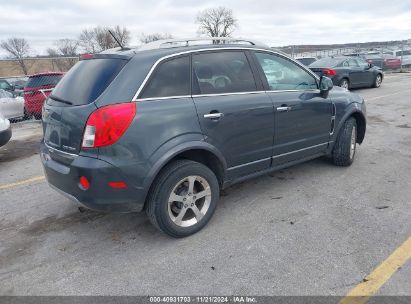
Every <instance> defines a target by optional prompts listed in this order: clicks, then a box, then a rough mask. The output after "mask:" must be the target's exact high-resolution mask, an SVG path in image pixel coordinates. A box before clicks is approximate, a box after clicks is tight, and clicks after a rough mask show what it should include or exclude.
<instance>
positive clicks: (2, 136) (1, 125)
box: [0, 112, 11, 147]
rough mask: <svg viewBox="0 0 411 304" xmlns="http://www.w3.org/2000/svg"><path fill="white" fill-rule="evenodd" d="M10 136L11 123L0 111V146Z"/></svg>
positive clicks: (5, 142)
mask: <svg viewBox="0 0 411 304" xmlns="http://www.w3.org/2000/svg"><path fill="white" fill-rule="evenodd" d="M10 138H11V125H10V121H9V120H8V119H7V118H5V117H4V116H3V115H2V113H1V112H0V147H2V146H4V145H5V144H7V143H8V142H9V140H10Z"/></svg>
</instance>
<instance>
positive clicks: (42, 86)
mask: <svg viewBox="0 0 411 304" xmlns="http://www.w3.org/2000/svg"><path fill="white" fill-rule="evenodd" d="M63 75H64V73H62V72H47V73H39V74H34V75H31V76H30V77H29V79H28V81H27V83H26V86H25V87H24V111H25V116H26V117H31V116H34V117H35V118H36V119H40V118H41V109H42V107H43V103H44V101H45V100H46V98H47V96H49V95H50V93H51V91H52V90H53V88H54V87H55V86H56V85H57V83H58V82H59V81H60V79H61V78H62V77H63Z"/></svg>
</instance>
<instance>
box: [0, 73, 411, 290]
mask: <svg viewBox="0 0 411 304" xmlns="http://www.w3.org/2000/svg"><path fill="white" fill-rule="evenodd" d="M355 92H356V93H358V94H360V95H362V96H363V97H364V98H365V100H366V103H367V112H368V126H367V133H366V137H365V141H364V143H363V144H362V145H361V146H360V147H359V148H358V150H357V155H356V160H355V163H354V164H353V165H352V166H351V167H349V168H340V167H335V166H333V165H332V164H331V163H330V162H329V161H328V160H326V159H317V160H314V161H311V162H308V163H305V164H302V165H298V166H295V167H292V168H289V169H286V170H282V171H279V172H276V173H273V174H271V175H267V176H263V177H260V178H257V179H254V180H251V181H247V182H244V183H241V184H238V185H235V186H233V187H231V188H230V189H228V190H226V191H224V193H223V196H222V197H221V200H220V203H219V206H218V207H217V210H216V213H215V215H214V217H213V218H212V220H211V221H210V223H209V224H208V226H207V227H206V228H205V229H203V230H202V231H200V232H199V233H197V234H195V235H193V236H191V237H188V238H185V239H178V240H176V239H171V238H169V237H167V236H165V235H163V234H161V233H160V232H158V231H157V230H155V228H154V227H153V226H151V224H150V223H149V221H148V220H147V218H146V216H145V214H104V213H97V212H93V211H86V212H84V213H80V212H79V211H78V210H77V208H76V206H75V205H74V204H73V203H71V202H70V201H69V200H67V199H66V198H64V197H62V196H61V195H60V194H58V193H56V192H55V191H53V190H52V189H50V188H49V187H48V185H47V184H46V182H45V181H44V178H43V177H42V175H43V173H42V168H41V164H40V160H39V156H38V154H37V146H38V141H39V140H40V138H41V135H40V133H41V132H40V127H39V124H36V123H30V124H21V125H16V126H15V130H14V131H15V132H14V135H15V136H16V137H15V138H13V140H12V141H11V142H10V143H9V144H8V145H7V146H5V147H3V148H0V214H1V218H0V295H158V294H161V295H232V294H248V295H338V296H344V295H346V294H347V293H348V292H349V291H350V290H351V289H352V288H354V287H355V286H356V285H357V284H359V283H361V282H362V281H363V280H364V278H366V277H367V275H369V274H370V273H371V272H372V271H373V269H375V267H377V266H378V265H380V264H381V263H382V262H383V261H384V260H385V259H386V258H387V257H388V256H390V254H392V253H393V252H394V251H395V250H396V249H397V248H398V247H399V246H400V245H401V244H402V243H403V242H404V241H406V240H407V239H408V238H410V236H411V220H410V219H411V98H410V95H411V74H392V75H387V76H386V79H385V81H384V82H383V85H382V87H381V88H379V89H364V90H356V91H355ZM377 295H411V262H410V261H409V260H408V262H407V263H404V264H403V265H402V266H401V268H400V269H399V270H398V271H396V272H395V273H394V274H393V275H392V276H391V277H390V279H389V280H388V281H387V282H386V283H385V284H384V285H383V286H382V288H381V289H379V290H378V292H377Z"/></svg>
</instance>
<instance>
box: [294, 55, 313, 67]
mask: <svg viewBox="0 0 411 304" xmlns="http://www.w3.org/2000/svg"><path fill="white" fill-rule="evenodd" d="M295 60H298V61H299V62H301V63H302V64H304V65H305V66H309V65H310V64H311V63H313V62H315V61H317V58H315V57H297V58H295Z"/></svg>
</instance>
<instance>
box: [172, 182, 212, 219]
mask: <svg viewBox="0 0 411 304" xmlns="http://www.w3.org/2000/svg"><path fill="white" fill-rule="evenodd" d="M211 195H212V193H211V188H210V185H209V183H208V182H207V180H206V179H204V178H203V177H201V176H198V175H191V176H187V177H185V178H183V179H181V180H180V181H179V182H178V183H177V184H176V185H175V186H174V188H173V190H172V191H171V194H170V196H169V199H168V215H169V217H170V219H171V220H172V221H173V222H174V224H176V225H177V226H180V227H190V226H193V225H195V224H197V223H199V222H200V221H201V219H202V218H203V217H204V215H205V214H206V213H207V211H208V209H209V207H210V203H211Z"/></svg>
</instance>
